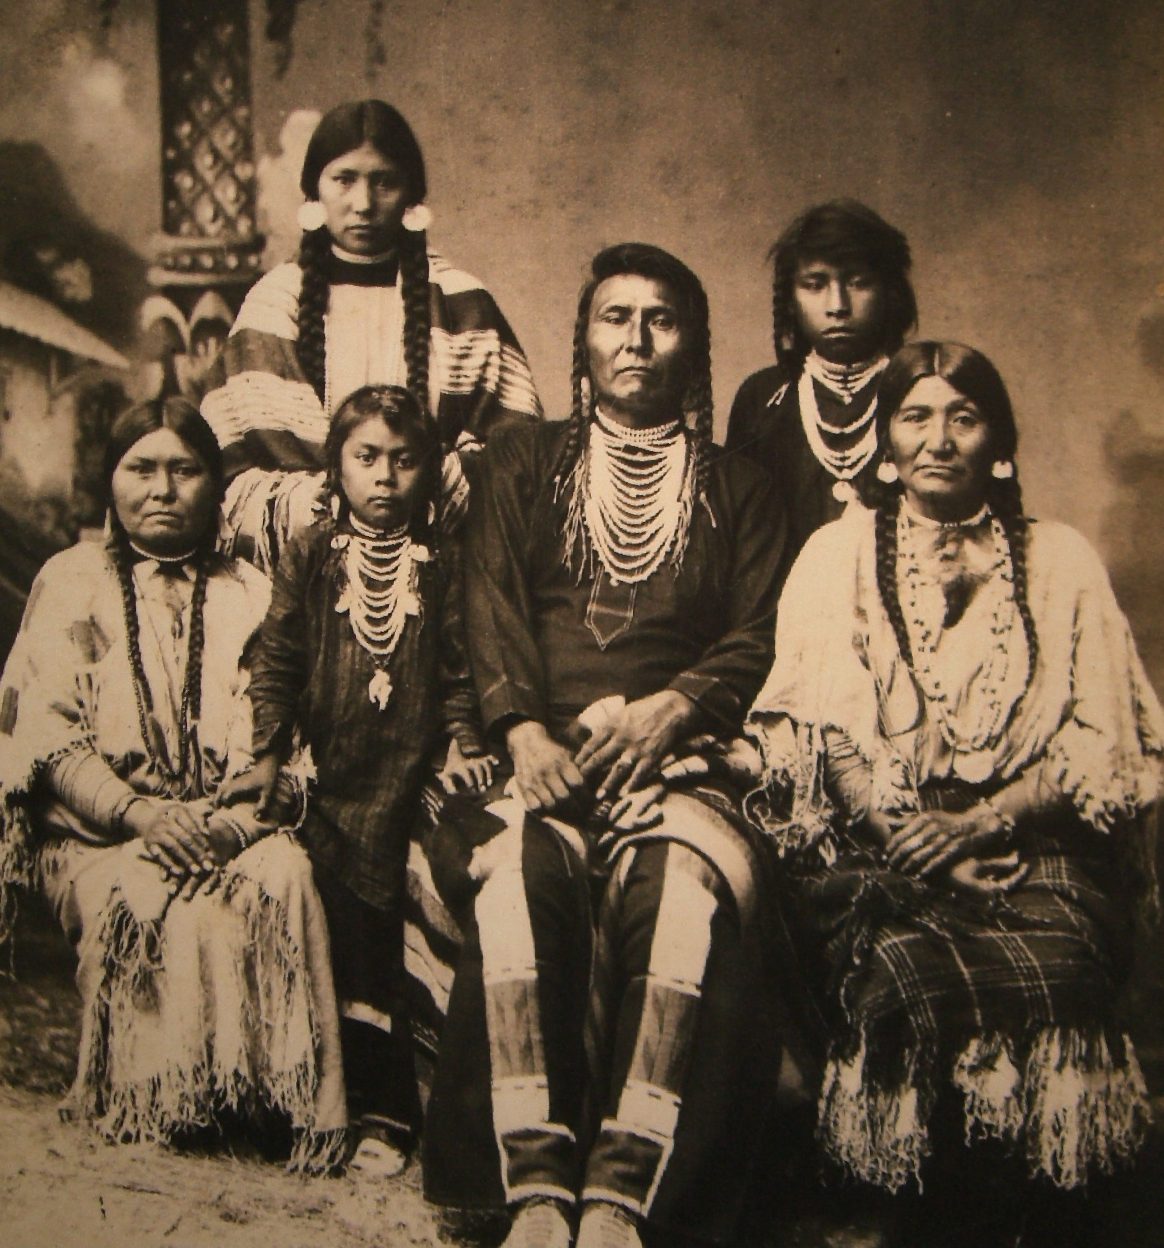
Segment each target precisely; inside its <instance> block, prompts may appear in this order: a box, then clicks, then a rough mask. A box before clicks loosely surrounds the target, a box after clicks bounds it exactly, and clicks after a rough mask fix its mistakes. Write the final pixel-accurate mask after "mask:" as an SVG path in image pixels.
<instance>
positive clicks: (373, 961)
mask: <svg viewBox="0 0 1164 1248" xmlns="http://www.w3.org/2000/svg"><path fill="white" fill-rule="evenodd" d="M358 527H359V526H357V528H358ZM361 568H363V569H364V570H365V572H370V573H372V574H373V575H372V576H371V577H370V579H367V578H365V576H364V575H362V574H361V571H360V569H361ZM385 570H387V571H388V572H389V573H390V575H389V576H388V578H387V579H386V580H385V579H384V578H380V579H377V578H376V576H375V575H374V574H375V573H376V572H377V571H379V572H383V571H385ZM353 576H357V577H360V579H361V580H364V582H365V586H370V587H371V590H372V593H371V594H368V593H364V594H360V593H357V592H353V588H352V586H351V585H350V584H349V581H350V580H351V578H352V577H353ZM393 586H395V587H396V589H397V590H398V592H392V590H393ZM385 600H387V601H388V603H389V605H390V606H392V605H394V606H395V608H396V609H395V611H394V612H393V611H391V610H388V611H385V610H384V609H382V606H383V602H384V601H385ZM357 632H359V633H360V637H359V638H358V637H357ZM361 638H362V640H361ZM251 697H252V700H253V702H254V708H255V740H254V752H255V755H256V757H257V756H258V755H259V754H261V753H264V752H266V751H269V750H271V749H274V750H276V751H277V752H278V753H279V754H280V756H282V757H286V755H287V754H288V752H289V751H290V748H291V745H292V741H293V738H294V737H295V736H296V732H297V734H298V741H299V742H300V743H301V744H302V745H303V746H304V747H309V748H310V753H311V762H312V764H313V765H314V770H315V779H314V782H313V784H312V786H311V790H310V797H309V800H308V807H307V815H306V819H305V822H304V825H303V829H302V836H303V840H304V843H305V844H306V846H307V849H308V852H309V853H310V855H311V860H312V863H313V866H314V868H315V876H316V884H317V887H318V889H319V892H320V895H321V896H322V898H323V901H324V908H325V910H326V912H327V917H328V927H329V932H330V936H331V943H332V959H333V964H334V970H335V979H336V992H337V995H338V997H339V1006H340V1018H341V1036H342V1040H343V1052H344V1063H345V1074H346V1077H347V1081H348V1095H349V1104H350V1110H351V1114H352V1119H353V1122H355V1123H357V1124H358V1126H359V1128H360V1130H361V1133H362V1134H364V1135H367V1134H373V1135H377V1136H379V1137H381V1138H385V1139H387V1140H388V1141H389V1142H391V1143H393V1144H395V1145H397V1146H398V1147H405V1146H407V1144H408V1143H409V1142H410V1140H411V1137H412V1136H413V1134H414V1132H415V1130H416V1128H417V1126H418V1125H419V1104H418V1097H417V1091H416V1077H415V1071H414V1068H413V1059H412V1049H411V1040H410V1023H409V1018H408V1011H407V1006H406V999H405V992H404V980H405V976H404V959H403V911H404V902H405V878H406V877H405V868H406V862H407V857H408V846H409V841H410V839H411V836H412V833H413V830H414V827H415V825H416V821H417V819H418V817H419V815H420V809H421V800H420V799H421V792H422V789H423V786H424V783H425V779H426V777H427V776H428V775H429V774H430V764H431V762H432V760H433V757H434V755H435V753H436V751H437V749H438V747H439V746H440V745H441V743H442V740H444V739H445V738H447V737H455V738H456V740H457V741H458V743H459V744H460V746H461V749H462V752H463V753H464V754H466V755H467V756H472V755H476V754H480V753H482V752H483V751H482V746H481V739H480V734H479V731H478V729H477V727H476V722H477V709H476V695H475V693H474V691H473V688H472V685H471V682H470V678H469V672H468V663H467V659H466V656H465V648H464V643H463V632H462V617H461V603H460V568H459V554H458V552H457V550H456V548H455V546H454V545H453V544H452V543H451V542H447V541H446V542H445V543H443V544H442V546H441V548H440V551H439V553H438V552H436V551H432V550H430V549H429V548H428V547H426V546H423V545H419V544H417V543H414V542H412V541H411V540H410V539H408V538H403V540H402V541H398V542H397V543H395V544H393V543H392V542H391V541H389V540H388V539H385V538H383V537H381V538H378V539H377V538H372V537H371V536H370V535H367V534H366V535H365V536H361V535H360V533H359V532H357V531H356V529H354V528H353V527H352V525H351V524H350V523H349V522H347V521H343V522H339V523H335V524H333V523H330V522H326V521H321V522H319V523H317V524H316V525H314V526H313V527H312V528H310V529H308V530H306V531H305V532H304V533H302V534H300V535H299V536H297V537H296V538H295V539H294V540H293V541H292V542H291V543H290V544H289V545H288V546H287V548H286V551H285V553H284V555H283V558H282V559H281V560H280V563H279V566H278V568H277V570H276V573H275V578H274V589H273V593H272V599H271V607H270V611H269V613H268V615H267V618H266V621H265V623H264V625H263V629H262V634H261V639H260V644H259V653H258V655H257V658H256V662H255V667H254V675H253V678H252V682H251Z"/></svg>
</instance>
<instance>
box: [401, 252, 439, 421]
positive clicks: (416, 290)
mask: <svg viewBox="0 0 1164 1248" xmlns="http://www.w3.org/2000/svg"><path fill="white" fill-rule="evenodd" d="M399 255H400V297H401V300H402V301H403V303H404V364H405V368H406V369H407V373H408V389H409V390H410V391H411V392H412V396H413V398H415V399H416V401H417V403H419V404H420V408H421V411H424V412H427V411H429V410H430V407H429V396H428V360H429V350H430V348H431V342H432V311H431V307H430V304H429V291H428V245H427V242H426V235H425V234H424V233H423V232H416V233H414V232H412V231H409V230H402V231H401V233H400V252H399ZM433 415H436V413H435V412H434V413H433Z"/></svg>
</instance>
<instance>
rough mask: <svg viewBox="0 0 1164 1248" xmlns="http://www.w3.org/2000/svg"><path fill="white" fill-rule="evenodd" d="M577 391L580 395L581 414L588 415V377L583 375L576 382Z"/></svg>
mask: <svg viewBox="0 0 1164 1248" xmlns="http://www.w3.org/2000/svg"><path fill="white" fill-rule="evenodd" d="M578 393H579V394H580V395H581V396H582V414H583V415H584V416H589V415H590V378H589V377H583V378H582V379H581V380H580V381H579V382H578Z"/></svg>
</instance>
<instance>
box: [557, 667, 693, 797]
mask: <svg viewBox="0 0 1164 1248" xmlns="http://www.w3.org/2000/svg"><path fill="white" fill-rule="evenodd" d="M697 709H698V708H697V707H696V705H695V703H694V702H693V701H692V700H691V699H690V698H689V697H687V696H686V695H685V694H682V693H678V692H677V691H676V690H674V689H661V690H660V691H659V692H658V693H652V694H650V695H649V696H647V697H645V698H639V700H638V701H637V702H628V703H627V704H626V706H624V707H623V709H622V710H621V711H620V712H619V713H618V714H616V715H612V716H611V717H610V719H609V720H608V721H606V722H605V723H603V724H601V725H600V726H599V727H598V728H596V729H595V730H594V732H592V733H591V734H590V736H589V737H588V738H587V740H586V742H585V744H584V745H583V746H582V748H581V749H580V750H579V751H578V753H577V754H576V755H575V756H574V762H575V764H576V765H577V766H578V768H579V769H580V770H581V772H582V774H583V775H584V776H585V777H586V778H587V779H592V778H594V777H595V776H602V777H603V780H602V783H601V785H599V788H598V797H599V800H601V799H603V798H607V797H614V796H616V795H618V794H620V793H633V792H634V791H635V789H638V788H641V787H642V786H643V785H645V784H646V783H647V782H649V781H651V780H654V779H656V778H657V776H658V773H659V765H660V764H661V763H662V761H663V759H665V758H666V757H667V755H668V754H670V753H671V751H672V749H673V748H674V747H675V745H676V744H677V743H678V742H679V741H680V740H681V739H682V737H683V736H684V734H685V730H686V729H687V728H689V727H690V725H691V723H692V722H693V720H694V719H695V716H696V713H697Z"/></svg>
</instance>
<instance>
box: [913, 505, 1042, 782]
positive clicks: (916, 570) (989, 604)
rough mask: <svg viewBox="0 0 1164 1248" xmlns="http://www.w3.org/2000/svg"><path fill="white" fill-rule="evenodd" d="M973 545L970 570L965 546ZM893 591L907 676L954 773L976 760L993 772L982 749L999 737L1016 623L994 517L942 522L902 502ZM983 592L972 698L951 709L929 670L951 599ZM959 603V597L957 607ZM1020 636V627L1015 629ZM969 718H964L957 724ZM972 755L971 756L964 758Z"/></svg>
mask: <svg viewBox="0 0 1164 1248" xmlns="http://www.w3.org/2000/svg"><path fill="white" fill-rule="evenodd" d="M968 547H970V548H973V549H974V550H975V558H974V560H973V562H974V565H976V566H974V567H971V561H970V559H969V557H968V554H967V548H968ZM897 550H898V561H897V569H898V588H899V592H900V594H901V604H902V608H903V611H904V614H905V621H906V629H907V631H908V634H909V642H910V647H911V649H912V650H913V664H912V667H913V673H914V677H915V679H916V680H917V682H918V685H919V686H920V687H921V691H922V693H923V694H924V695H925V699H926V705H927V708H928V712H929V713H931V714H932V715H933V717H934V719H935V722H936V724H937V727H938V729H939V731H940V732H941V734H942V737H943V739H944V740H945V742H946V744H947V745H948V746H949V747H950V749H951V750H952V751H953V752H954V754H955V755H956V756H958V757H959V761H960V765H959V767H958V771H959V773H960V774H962V775H963V777H964V778H965V779H967V780H970V781H973V780H974V779H975V777H974V776H973V775H970V774H966V773H967V768H969V769H970V770H973V768H974V766H975V765H976V763H980V764H981V766H982V767H983V768H984V769H985V774H984V775H983V776H982V777H981V778H982V779H986V778H988V776H989V774H990V773H991V771H992V770H993V760H992V759H991V757H990V755H989V754H988V753H984V751H988V750H990V749H991V748H992V747H993V746H994V745H995V744H996V743H997V741H998V740H999V738H1000V736H1001V734H1002V730H1003V728H1004V726H1005V724H1006V720H1007V717H1008V715H1009V713H1010V710H1011V707H1012V706H1013V705H1014V699H1013V698H1011V697H1004V695H1003V690H1004V688H1005V687H1006V685H1007V683H1008V676H1009V675H1010V669H1011V659H1012V650H1013V644H1012V638H1013V635H1014V631H1015V625H1016V622H1017V621H1018V604H1017V602H1016V600H1015V589H1014V566H1013V563H1012V561H1011V556H1010V544H1009V542H1008V541H1007V537H1006V532H1005V530H1004V529H1003V527H1002V522H1001V521H1000V520H999V519H998V517H997V516H996V515H994V514H993V512H991V510H990V508H989V507H988V506H985V505H984V506H983V507H981V508H980V509H979V510H978V511H977V512H975V513H974V515H972V516H970V517H968V518H967V519H965V520H959V521H955V522H953V523H943V522H941V521H938V520H931V519H929V518H927V517H925V516H922V515H920V514H919V513H918V512H916V511H914V510H913V509H912V508H911V507H910V506H909V504H908V503H907V502H906V501H905V500H904V499H903V500H902V502H901V505H900V507H899V510H898V513H897ZM970 594H974V595H982V594H985V595H989V598H988V599H987V600H986V601H984V602H983V603H982V606H983V608H984V609H987V610H988V612H989V620H990V626H989V627H990V638H989V647H990V648H989V650H988V651H987V652H986V653H985V654H982V655H981V656H980V661H979V663H978V668H977V675H976V677H975V679H974V684H975V685H976V686H977V689H976V691H975V696H974V697H973V699H967V705H966V706H965V707H964V708H963V710H964V711H966V712H967V714H965V715H959V714H958V708H957V707H955V706H954V705H953V704H952V702H953V700H952V698H951V694H950V690H949V689H947V688H946V685H945V684H944V682H943V680H942V678H941V676H940V674H939V672H938V670H937V666H938V665H937V663H936V657H937V649H938V644H939V641H940V639H941V635H942V632H943V628H944V625H945V624H946V623H947V622H948V621H949V616H950V611H951V607H952V606H953V605H954V603H955V601H957V598H958V597H962V596H965V597H968V596H969V595H970ZM960 605H962V606H963V608H964V601H963V602H962V603H961V604H960ZM1018 632H1019V634H1020V635H1021V633H1022V630H1021V628H1020V629H1019V630H1018ZM964 719H969V720H970V721H971V722H970V723H968V724H964V723H963V722H961V721H962V720H964ZM974 755H977V756H978V757H977V759H974V758H967V756H974Z"/></svg>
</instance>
